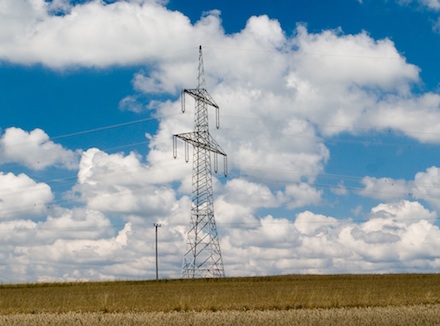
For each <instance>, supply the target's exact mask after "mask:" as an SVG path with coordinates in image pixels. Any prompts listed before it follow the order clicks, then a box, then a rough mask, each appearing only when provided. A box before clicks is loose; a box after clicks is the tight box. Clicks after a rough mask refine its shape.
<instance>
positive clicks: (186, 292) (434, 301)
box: [0, 274, 440, 326]
mask: <svg viewBox="0 0 440 326" xmlns="http://www.w3.org/2000/svg"><path fill="white" fill-rule="evenodd" d="M97 324H101V325H206V324H210V325H211V326H214V325H342V324H343V325H440V275H438V274H387V275H287V276H274V277H250V278H224V279H198V280H161V281H119V282H84V283H41V284H40V283H38V284H15V285H0V325H97Z"/></svg>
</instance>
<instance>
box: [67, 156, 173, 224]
mask: <svg viewBox="0 0 440 326" xmlns="http://www.w3.org/2000/svg"><path fill="white" fill-rule="evenodd" d="M170 156H171V155H170ZM169 161H170V162H172V157H169ZM79 166H80V168H79V171H78V184H77V185H76V186H75V187H74V192H75V193H76V194H77V195H78V196H79V199H80V200H81V201H84V202H86V203H87V206H88V207H89V208H92V209H95V210H100V211H103V212H119V213H127V214H129V213H138V214H146V213H147V214H150V215H154V216H156V215H159V216H164V215H166V213H167V212H168V211H169V209H170V207H172V205H173V203H174V202H175V200H176V199H175V193H174V191H173V190H172V189H171V188H169V187H164V186H160V182H161V179H166V178H167V176H166V174H167V171H166V170H162V171H160V170H156V169H152V168H151V167H149V166H147V165H144V164H142V163H141V162H140V157H139V156H137V155H136V154H135V153H133V152H132V153H130V154H128V155H127V156H124V155H123V154H120V153H119V154H111V155H109V154H107V153H105V152H102V151H100V150H98V149H96V148H92V149H89V150H87V151H86V152H84V153H83V155H82V158H81V162H80V165H79ZM161 174H163V175H162V176H161Z"/></svg>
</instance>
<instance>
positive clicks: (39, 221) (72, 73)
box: [0, 0, 440, 282]
mask: <svg viewBox="0 0 440 326" xmlns="http://www.w3.org/2000/svg"><path fill="white" fill-rule="evenodd" d="M0 25H1V26H0V43H1V44H0V89H1V91H0V107H1V108H2V112H3V116H2V119H1V123H0V128H1V134H0V235H1V236H0V242H1V243H2V245H1V249H0V258H1V261H2V263H1V264H0V281H1V282H32V281H49V280H61V281H67V280H89V279H150V278H154V277H155V269H154V268H155V262H154V227H153V223H157V222H159V223H161V224H162V227H161V229H160V231H159V232H160V233H159V235H160V248H161V252H160V253H161V255H160V270H161V271H160V272H161V275H162V277H166V278H174V277H179V275H180V267H181V261H182V257H183V252H182V247H183V246H182V244H183V243H184V236H185V230H186V227H187V226H188V224H189V213H190V201H189V194H190V192H191V164H186V163H185V161H184V155H183V148H179V157H178V158H177V159H176V160H174V159H173V156H172V138H171V136H172V135H173V134H177V133H181V132H188V131H191V129H192V128H193V126H192V119H193V116H192V115H193V111H192V110H189V111H187V112H186V113H185V114H182V113H181V112H180V98H179V95H180V91H181V89H183V88H193V87H195V86H196V74H197V57H198V46H199V45H202V46H203V54H204V62H205V71H206V80H207V88H208V90H209V92H210V94H211V95H212V96H213V97H214V99H215V100H216V102H217V103H218V104H219V105H220V116H221V117H220V118H221V128H220V129H219V130H215V128H212V135H213V137H214V138H215V139H216V140H217V142H218V143H219V144H220V145H221V146H222V148H223V149H224V150H225V151H226V152H227V153H228V157H229V168H230V171H229V176H228V177H227V178H224V177H223V176H222V175H217V176H216V177H215V182H214V191H215V198H216V201H215V218H216V221H217V224H218V229H219V233H220V237H221V242H220V245H221V248H222V252H223V259H224V264H225V272H226V274H227V275H229V276H241V275H271V274H289V273H370V272H373V273H388V272H437V271H438V269H439V267H440V255H439V252H440V242H439V241H438V239H439V238H440V229H439V225H440V224H439V210H440V191H439V190H438V185H439V184H440V166H439V163H438V157H439V156H438V154H437V151H438V146H439V143H440V129H439V128H440V94H439V85H440V84H439V80H438V76H439V75H440V71H439V69H440V68H439V62H440V61H439V59H438V57H439V54H440V2H439V1H438V0H412V1H411V0H395V1H385V0H384V1H381V0H379V1H369V0H364V1H356V0H338V1H332V2H328V1H322V0H313V1H291V2H289V3H287V2H286V1H281V0H273V1H258V2H257V3H254V2H248V1H246V2H245V1H239V2H237V1H217V0H212V1H200V0H192V1H173V0H170V1H164V0H125V1H122V0H121V1H87V0H85V1H69V0H57V1H42V0H0ZM189 105H190V106H191V103H190V102H189ZM214 117H215V116H214V114H213V113H212V115H211V116H210V119H211V122H212V121H213V120H214Z"/></svg>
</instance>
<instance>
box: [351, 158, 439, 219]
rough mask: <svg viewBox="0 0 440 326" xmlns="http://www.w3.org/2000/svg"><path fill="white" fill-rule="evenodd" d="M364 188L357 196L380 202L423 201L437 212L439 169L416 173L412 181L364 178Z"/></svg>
mask: <svg viewBox="0 0 440 326" xmlns="http://www.w3.org/2000/svg"><path fill="white" fill-rule="evenodd" d="M361 182H362V184H363V185H364V188H363V189H362V190H360V191H359V194H361V195H363V196H368V197H372V198H377V199H381V200H388V201H390V200H396V199H398V198H406V197H410V198H415V199H418V200H425V201H426V202H427V203H429V204H430V205H432V207H433V208H435V209H436V210H437V211H438V210H439V209H440V200H439V198H440V190H439V187H438V185H439V184H440V169H439V168H438V167H435V166H432V167H430V168H427V169H426V171H424V172H418V173H416V175H415V177H414V180H409V181H405V180H395V179H392V178H373V177H364V178H363V179H362V181H361Z"/></svg>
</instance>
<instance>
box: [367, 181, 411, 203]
mask: <svg viewBox="0 0 440 326" xmlns="http://www.w3.org/2000/svg"><path fill="white" fill-rule="evenodd" d="M361 183H362V184H363V185H364V188H363V189H362V190H361V191H360V192H359V193H360V194H361V195H363V196H369V197H372V198H378V199H382V200H385V199H387V200H390V199H399V198H402V197H406V196H407V195H408V194H409V193H410V192H411V190H410V189H411V185H410V183H408V182H407V181H405V180H394V179H390V178H372V177H364V178H363V179H362V180H361Z"/></svg>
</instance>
